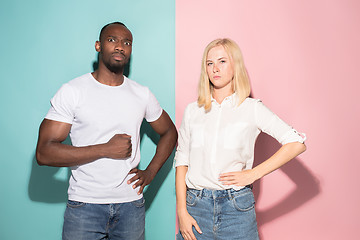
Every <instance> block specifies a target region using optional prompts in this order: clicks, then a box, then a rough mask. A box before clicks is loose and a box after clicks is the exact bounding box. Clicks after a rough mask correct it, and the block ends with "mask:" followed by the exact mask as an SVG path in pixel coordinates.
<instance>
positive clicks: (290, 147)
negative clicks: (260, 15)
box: [175, 38, 306, 240]
mask: <svg viewBox="0 0 360 240" xmlns="http://www.w3.org/2000/svg"><path fill="white" fill-rule="evenodd" d="M249 95H250V84H249V79H248V75H247V71H246V69H245V66H244V62H243V58H242V54H241V51H240V49H239V47H238V46H237V44H236V43H235V42H233V41H232V40H230V39H226V38H225V39H217V40H214V41H212V42H211V43H209V44H208V46H207V47H206V48H205V51H204V54H203V59H202V65H201V76H200V82H199V96H198V100H197V102H193V103H190V104H189V105H188V106H187V108H186V110H185V113H184V117H183V120H182V124H181V127H180V129H179V139H178V147H177V151H176V155H175V167H176V200H177V214H178V218H179V229H180V232H179V233H178V234H177V239H186V240H189V239H191V240H194V239H199V240H200V239H219V240H220V239H224V240H225V239H226V240H230V239H247V240H253V239H259V237H258V229H257V223H256V216H255V208H254V204H255V201H254V196H253V193H252V183H253V182H254V181H256V180H258V179H260V178H262V177H264V176H265V175H267V174H269V173H270V172H272V171H274V170H276V169H278V168H280V167H281V166H282V165H284V164H285V163H287V162H288V161H290V160H291V159H293V158H294V157H296V156H297V155H299V154H300V153H302V152H304V151H305V149H306V147H305V145H304V140H305V138H304V137H302V136H301V135H300V134H298V132H297V131H296V130H294V129H293V128H292V127H291V126H289V125H288V124H286V123H285V122H284V121H282V120H281V119H280V118H279V117H278V116H276V115H275V114H274V113H273V112H271V111H270V110H269V109H268V108H267V107H266V106H265V105H264V104H263V103H262V102H261V101H260V100H257V99H252V98H250V97H249ZM260 132H265V133H267V134H269V135H271V136H272V137H274V138H275V139H276V140H278V141H279V142H280V143H281V144H282V147H281V148H280V149H279V150H278V151H277V152H276V153H275V154H274V155H273V156H271V157H270V158H269V159H267V160H265V161H264V162H263V163H262V164H260V165H258V166H256V167H255V168H253V161H254V146H255V141H256V138H257V136H258V135H259V134H260Z"/></svg>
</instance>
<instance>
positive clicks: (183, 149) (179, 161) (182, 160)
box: [174, 106, 190, 167]
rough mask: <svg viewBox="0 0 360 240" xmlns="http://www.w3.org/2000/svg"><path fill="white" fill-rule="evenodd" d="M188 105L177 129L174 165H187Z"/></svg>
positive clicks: (188, 139) (188, 149) (188, 142)
mask: <svg viewBox="0 0 360 240" xmlns="http://www.w3.org/2000/svg"><path fill="white" fill-rule="evenodd" d="M189 118H190V114H189V106H187V107H186V109H185V112H184V116H183V120H182V122H181V126H180V129H179V137H178V146H177V148H176V153H175V158H174V167H178V166H188V165H189V152H190V147H189V145H190V131H189Z"/></svg>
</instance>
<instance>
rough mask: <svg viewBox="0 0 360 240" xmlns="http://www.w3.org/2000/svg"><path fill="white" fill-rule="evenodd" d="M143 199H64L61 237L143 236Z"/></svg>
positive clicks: (132, 238) (136, 238)
mask: <svg viewBox="0 0 360 240" xmlns="http://www.w3.org/2000/svg"><path fill="white" fill-rule="evenodd" d="M144 236H145V200H144V198H141V199H139V200H136V201H133V202H127V203H114V204H91V203H83V202H75V201H70V200H69V201H68V203H67V207H66V210H65V214H64V227H63V236H62V239H63V240H95V239H109V240H112V239H125V240H143V239H144Z"/></svg>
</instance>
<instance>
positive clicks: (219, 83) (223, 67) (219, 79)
mask: <svg viewBox="0 0 360 240" xmlns="http://www.w3.org/2000/svg"><path fill="white" fill-rule="evenodd" d="M206 71H207V74H208V76H209V79H210V81H211V83H212V84H213V86H214V90H215V89H216V90H218V89H229V90H230V91H232V80H233V78H234V69H233V64H232V61H231V59H230V57H229V55H228V54H227V52H226V51H225V49H224V47H223V46H221V45H219V46H216V47H213V48H212V49H210V51H209V52H208V55H207V59H206Z"/></svg>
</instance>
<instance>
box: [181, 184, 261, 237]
mask: <svg viewBox="0 0 360 240" xmlns="http://www.w3.org/2000/svg"><path fill="white" fill-rule="evenodd" d="M186 204H187V210H188V212H189V214H190V215H191V216H192V217H193V218H194V219H195V220H196V222H197V223H198V225H199V227H200V229H201V231H202V232H203V233H202V234H199V233H198V232H197V231H196V230H195V228H194V227H193V232H194V234H195V237H196V239H198V240H205V239H206V240H208V239H216V240H233V239H244V240H258V239H259V234H258V229H257V223H256V215H255V200H254V195H253V193H252V191H251V189H250V188H248V187H246V188H243V189H241V190H239V191H235V190H234V189H228V190H209V189H203V190H195V189H188V190H187V193H186ZM176 239H177V240H182V239H183V237H182V236H181V233H180V232H179V233H178V234H177V236H176Z"/></svg>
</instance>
